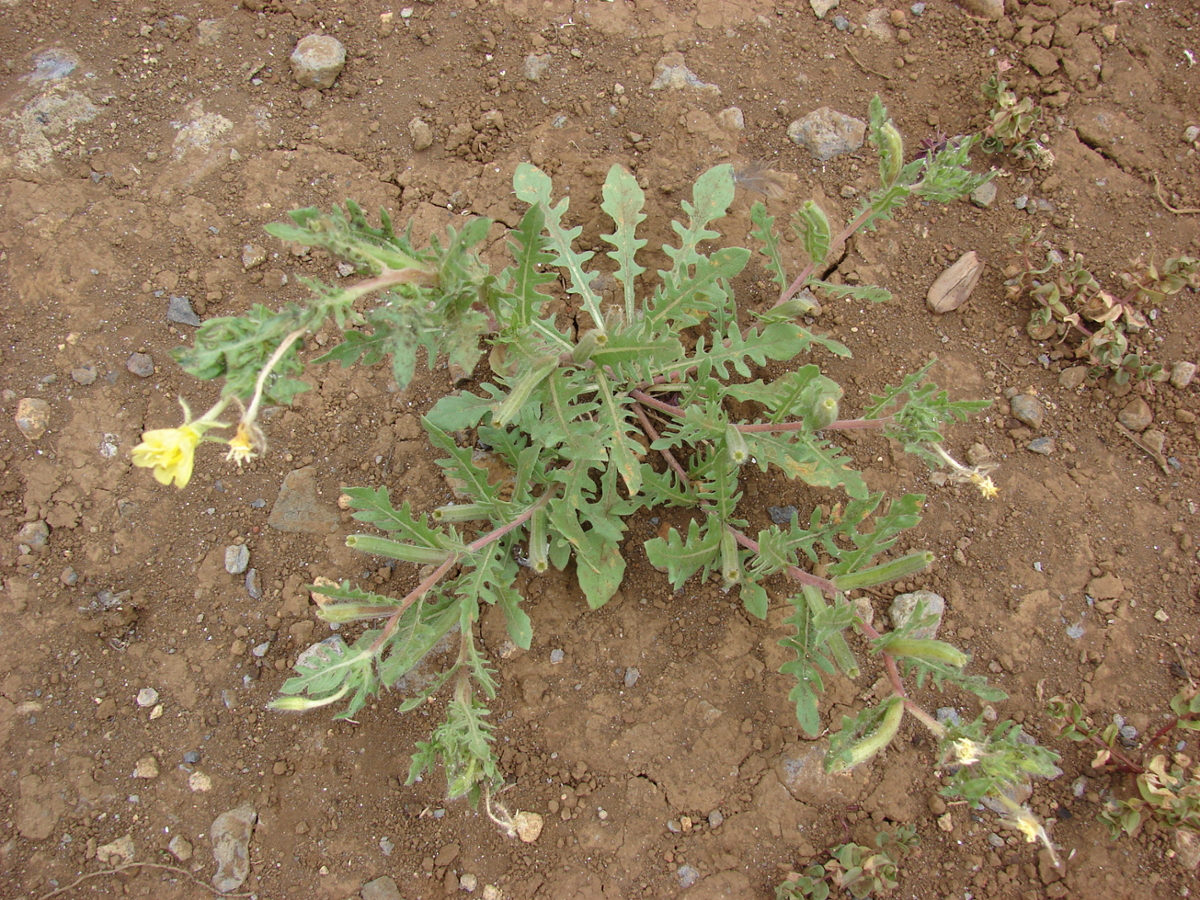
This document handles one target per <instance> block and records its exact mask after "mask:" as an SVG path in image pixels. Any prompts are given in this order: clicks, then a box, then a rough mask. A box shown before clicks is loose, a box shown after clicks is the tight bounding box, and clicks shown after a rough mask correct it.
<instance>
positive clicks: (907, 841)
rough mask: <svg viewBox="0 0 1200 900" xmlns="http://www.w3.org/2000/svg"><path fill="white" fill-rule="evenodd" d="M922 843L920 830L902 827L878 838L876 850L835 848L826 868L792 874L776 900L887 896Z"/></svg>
mask: <svg viewBox="0 0 1200 900" xmlns="http://www.w3.org/2000/svg"><path fill="white" fill-rule="evenodd" d="M920 843H921V839H920V838H919V837H918V836H917V832H916V829H915V828H913V827H912V826H909V825H900V826H898V827H896V828H895V829H893V830H888V829H884V830H883V831H881V832H879V833H878V834H877V835H875V848H874V849H872V848H870V847H865V846H863V845H862V844H856V843H853V842H850V843H846V844H841V845H839V846H837V847H834V848H833V849H832V850H831V851H829V852H830V858H829V859H828V861H826V862H825V863H824V864H823V865H811V866H808V867H807V868H806V869H805V870H804V871H803V872H792V873H790V874H789V875H788V876H787V879H786V880H785V881H784V882H783V883H782V884H780V885H779V886H778V887H776V889H775V900H826V898H828V897H830V896H834V895H835V892H838V891H844V892H845V893H847V894H849V895H850V896H851V897H853V898H854V900H864V898H867V897H871V896H874V895H880V894H886V893H889V892H890V891H892V890H894V889H895V888H896V887H897V886H898V885H899V883H900V861H901V860H902V859H903V858H904V857H905V856H906V855H907V854H908V853H910V852H911V851H912V850H913V849H914V848H916V847H917V845H919V844H920Z"/></svg>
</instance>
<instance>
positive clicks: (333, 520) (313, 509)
mask: <svg viewBox="0 0 1200 900" xmlns="http://www.w3.org/2000/svg"><path fill="white" fill-rule="evenodd" d="M338 521H339V517H338V513H337V510H335V509H333V508H332V507H329V506H327V505H325V504H324V503H322V502H321V501H320V500H319V499H318V498H317V470H316V468H315V467H313V466H305V467H304V468H302V469H295V470H293V471H291V472H288V474H287V475H286V476H285V477H284V479H283V484H282V485H281V486H280V488H279V496H278V497H276V498H275V505H274V506H272V507H271V515H270V517H269V518H268V519H267V524H268V525H270V526H271V527H272V528H274V529H275V530H276V531H287V532H293V533H304V534H330V533H331V532H333V531H334V530H335V529H336V528H337V525H338Z"/></svg>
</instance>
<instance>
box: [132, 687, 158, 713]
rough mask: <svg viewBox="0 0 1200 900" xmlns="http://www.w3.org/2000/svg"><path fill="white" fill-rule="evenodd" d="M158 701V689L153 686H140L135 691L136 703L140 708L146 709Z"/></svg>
mask: <svg viewBox="0 0 1200 900" xmlns="http://www.w3.org/2000/svg"><path fill="white" fill-rule="evenodd" d="M157 702H158V691H156V690H155V689H154V688H142V689H141V690H140V691H138V693H137V705H138V706H140V707H142V709H148V708H149V707H151V706H153V705H154V704H155V703H157Z"/></svg>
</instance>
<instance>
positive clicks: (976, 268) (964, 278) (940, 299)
mask: <svg viewBox="0 0 1200 900" xmlns="http://www.w3.org/2000/svg"><path fill="white" fill-rule="evenodd" d="M982 274H983V260H981V259H980V258H979V256H978V255H977V254H976V253H975V251H974V250H970V251H968V252H966V253H964V254H963V255H962V256H960V257H959V258H958V262H956V263H955V264H954V265H952V266H951V267H950V268H948V269H947V270H946V271H945V272H943V273H942V274H941V275H939V276H938V278H937V281H935V282H934V283H933V287H931V288H930V289H929V293H928V295H926V297H925V303H926V305H927V306H928V307H929V309H930V310H931V311H933V312H935V313H948V312H953V311H954V310H956V309H958V308H959V307H960V306H962V305H963V304H964V303H966V302H967V299H968V298H969V297H970V296H971V292H972V291H974V290H975V285H977V284H979V276H981V275H982Z"/></svg>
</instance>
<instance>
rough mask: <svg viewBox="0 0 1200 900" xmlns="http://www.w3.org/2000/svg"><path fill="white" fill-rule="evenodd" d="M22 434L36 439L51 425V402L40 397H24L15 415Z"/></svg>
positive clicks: (33, 439)
mask: <svg viewBox="0 0 1200 900" xmlns="http://www.w3.org/2000/svg"><path fill="white" fill-rule="evenodd" d="M13 421H14V422H16V423H17V428H18V429H19V430H20V432H21V434H23V435H25V437H26V438H28V439H29V440H31V441H36V440H37V439H38V438H40V437H41V436H42V435H43V434H45V433H46V429H47V428H49V427H50V404H49V403H47V402H46V401H45V400H42V399H41V398H40V397H22V398H21V401H20V402H19V403H17V414H16V415H15V416H14V417H13Z"/></svg>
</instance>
